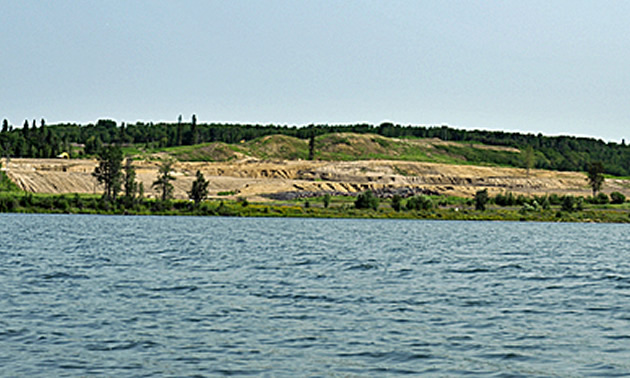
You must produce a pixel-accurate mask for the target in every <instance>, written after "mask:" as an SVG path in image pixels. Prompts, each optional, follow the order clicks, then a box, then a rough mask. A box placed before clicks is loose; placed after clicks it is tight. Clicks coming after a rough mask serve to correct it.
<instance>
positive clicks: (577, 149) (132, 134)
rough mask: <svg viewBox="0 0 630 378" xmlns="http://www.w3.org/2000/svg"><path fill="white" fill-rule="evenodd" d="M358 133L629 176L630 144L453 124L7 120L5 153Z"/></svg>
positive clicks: (495, 159) (493, 158)
mask: <svg viewBox="0 0 630 378" xmlns="http://www.w3.org/2000/svg"><path fill="white" fill-rule="evenodd" d="M341 132H352V133H359V134H366V133H374V134H378V135H382V136H385V137H395V138H406V137H415V138H439V139H442V140H447V141H455V142H461V143H462V147H465V144H467V143H470V144H473V143H483V144H487V145H494V146H505V147H514V148H518V149H520V150H522V151H528V150H530V151H531V155H530V156H529V157H528V160H529V161H531V165H527V167H526V168H541V169H551V170H560V171H586V170H587V169H588V166H589V164H591V163H593V162H601V163H602V164H603V166H604V172H605V173H608V174H611V175H616V176H629V175H630V146H628V145H626V143H625V141H622V143H614V142H608V143H606V142H604V141H602V140H598V139H594V138H584V137H573V136H553V137H551V136H544V135H542V134H540V133H539V134H536V135H534V134H523V133H514V132H504V131H487V130H462V129H455V128H452V127H448V126H410V125H395V124H392V123H382V124H380V125H378V126H375V125H370V124H356V125H327V124H323V125H308V126H301V127H298V126H287V125H273V124H272V125H257V124H256V125H254V124H224V123H198V122H197V117H196V116H195V115H193V116H192V117H191V118H190V120H183V119H182V117H181V116H180V117H179V118H178V120H177V121H176V122H172V123H165V122H161V123H152V122H148V123H146V122H136V123H121V124H120V125H119V124H117V123H116V121H113V120H108V119H101V120H98V121H97V122H96V123H94V124H87V125H79V124H73V123H61V124H55V125H47V124H46V122H45V120H43V119H42V120H40V122H37V121H36V120H33V121H32V122H29V121H28V120H26V121H25V122H24V124H23V125H22V127H21V128H18V127H14V126H13V125H11V124H9V122H8V121H7V120H6V119H5V120H3V124H2V130H1V131H0V153H1V154H2V156H4V157H32V158H49V157H55V156H57V155H59V154H60V153H61V152H64V151H65V152H70V151H71V150H73V146H78V145H81V146H82V147H81V148H80V149H77V150H78V151H80V153H81V154H84V155H95V154H98V153H99V152H100V150H101V149H102V148H103V147H104V146H109V145H112V144H121V145H130V144H136V145H137V144H142V145H144V146H146V147H149V148H164V147H174V146H182V145H194V144H197V143H206V142H224V143H238V142H241V141H249V140H253V139H256V138H260V137H263V136H267V135H274V134H282V135H287V136H293V137H296V138H300V139H305V140H309V144H311V143H312V141H313V138H314V137H315V136H319V135H324V134H328V133H341ZM440 148H443V149H446V150H448V151H447V152H451V153H454V154H460V155H463V156H464V157H465V158H466V159H468V160H470V161H476V160H479V159H483V161H484V162H487V163H495V164H502V165H512V166H521V167H524V168H525V164H526V163H525V162H523V160H522V159H518V158H512V159H511V160H510V159H508V160H506V156H505V154H498V153H496V154H493V153H491V152H488V151H482V152H475V154H477V155H479V154H481V155H479V156H472V155H471V156H468V155H470V154H472V153H473V152H472V151H476V150H474V149H465V148H458V147H456V146H444V147H440Z"/></svg>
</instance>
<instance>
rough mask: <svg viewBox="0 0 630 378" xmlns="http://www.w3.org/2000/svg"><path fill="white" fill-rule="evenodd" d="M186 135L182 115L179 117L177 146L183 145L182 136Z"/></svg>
mask: <svg viewBox="0 0 630 378" xmlns="http://www.w3.org/2000/svg"><path fill="white" fill-rule="evenodd" d="M183 134H184V126H183V125H182V115H181V114H180V115H179V117H177V145H178V146H181V145H182V135H183Z"/></svg>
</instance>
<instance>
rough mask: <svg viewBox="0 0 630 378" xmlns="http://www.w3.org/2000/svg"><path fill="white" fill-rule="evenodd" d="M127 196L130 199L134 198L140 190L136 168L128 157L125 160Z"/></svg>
mask: <svg viewBox="0 0 630 378" xmlns="http://www.w3.org/2000/svg"><path fill="white" fill-rule="evenodd" d="M124 187H125V197H127V198H128V199H134V198H135V197H136V192H137V190H138V183H137V182H136V170H135V169H134V167H133V165H132V160H131V158H127V160H126V161H125V185H124Z"/></svg>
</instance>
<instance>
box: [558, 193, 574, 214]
mask: <svg viewBox="0 0 630 378" xmlns="http://www.w3.org/2000/svg"><path fill="white" fill-rule="evenodd" d="M576 202H577V201H576V200H575V197H573V196H564V197H562V207H561V209H562V211H566V212H569V213H570V212H572V211H575V210H576V209H575V204H576Z"/></svg>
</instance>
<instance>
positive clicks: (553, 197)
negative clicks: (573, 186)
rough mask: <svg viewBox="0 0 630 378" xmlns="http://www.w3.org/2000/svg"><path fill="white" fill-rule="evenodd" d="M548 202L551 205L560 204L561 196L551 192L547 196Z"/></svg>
mask: <svg viewBox="0 0 630 378" xmlns="http://www.w3.org/2000/svg"><path fill="white" fill-rule="evenodd" d="M549 203H550V204H552V205H561V204H562V197H560V196H558V195H557V194H555V193H554V194H552V195H550V196H549Z"/></svg>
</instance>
